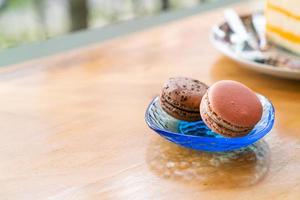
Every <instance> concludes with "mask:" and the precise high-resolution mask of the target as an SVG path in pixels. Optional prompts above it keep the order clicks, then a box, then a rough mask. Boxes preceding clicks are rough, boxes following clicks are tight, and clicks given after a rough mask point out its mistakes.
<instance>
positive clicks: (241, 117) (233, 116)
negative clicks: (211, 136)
mask: <svg viewBox="0 0 300 200" xmlns="http://www.w3.org/2000/svg"><path fill="white" fill-rule="evenodd" d="M262 112H263V108H262V105H261V102H260V100H259V99H258V97H257V95H256V94H255V93H254V92H253V91H252V90H251V89H249V88H248V87H246V86H245V85H243V84H242V83H239V82H236V81H230V80H224V81H219V82H216V83H215V84H213V85H212V86H211V87H210V88H209V89H208V91H207V93H206V94H205V95H204V97H203V99H202V101H201V105H200V113H201V117H202V119H203V121H204V123H205V124H206V125H207V126H208V127H209V128H211V129H212V130H213V131H214V132H216V133H219V134H221V135H223V136H226V137H241V136H244V135H247V134H248V133H249V132H250V131H251V130H252V129H253V128H254V126H255V125H256V124H257V123H258V122H259V120H260V119H261V117H262Z"/></svg>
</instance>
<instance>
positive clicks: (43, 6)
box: [0, 0, 222, 49]
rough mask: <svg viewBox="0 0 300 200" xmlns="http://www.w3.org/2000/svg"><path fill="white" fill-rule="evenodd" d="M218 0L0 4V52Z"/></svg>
mask: <svg viewBox="0 0 300 200" xmlns="http://www.w3.org/2000/svg"><path fill="white" fill-rule="evenodd" d="M212 1H222V0H0V49H4V48H9V47H13V46H17V45H20V44H24V43H29V42H34V41H41V40H46V39H48V38H50V37H53V36H57V35H62V34H67V33H70V32H74V31H78V30H82V29H89V28H95V27H102V26H106V25H109V24H113V23H117V22H120V21H125V20H130V19H133V18H137V17H145V16H149V15H156V14H159V13H161V12H165V11H168V10H174V9H183V8H187V7H192V6H196V5H199V4H204V3H210V2H212Z"/></svg>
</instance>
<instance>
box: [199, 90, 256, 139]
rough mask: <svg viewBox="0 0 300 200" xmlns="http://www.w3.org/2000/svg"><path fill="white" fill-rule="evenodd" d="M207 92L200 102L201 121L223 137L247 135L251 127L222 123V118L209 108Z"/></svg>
mask: <svg viewBox="0 0 300 200" xmlns="http://www.w3.org/2000/svg"><path fill="white" fill-rule="evenodd" d="M207 96H208V95H207V93H206V94H205V95H204V97H203V98H202V101H201V104H200V114H201V118H202V120H203V122H204V123H205V124H206V125H207V126H208V127H209V128H210V129H211V130H212V131H214V132H215V133H219V134H220V135H223V136H225V137H241V136H244V135H247V134H248V133H249V132H250V131H251V129H252V127H235V126H234V125H232V124H228V123H224V121H223V120H222V119H218V117H217V116H215V113H214V112H213V111H212V110H211V109H210V103H209V100H208V97H207Z"/></svg>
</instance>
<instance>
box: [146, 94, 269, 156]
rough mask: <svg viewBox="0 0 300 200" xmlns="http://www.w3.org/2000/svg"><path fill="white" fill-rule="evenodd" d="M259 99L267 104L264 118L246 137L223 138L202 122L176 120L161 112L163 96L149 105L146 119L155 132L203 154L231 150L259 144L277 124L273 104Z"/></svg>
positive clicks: (260, 97)
mask: <svg viewBox="0 0 300 200" xmlns="http://www.w3.org/2000/svg"><path fill="white" fill-rule="evenodd" d="M257 96H258V98H259V100H260V101H261V103H262V105H263V115H262V118H261V120H260V121H259V122H258V123H257V125H256V126H255V127H254V129H253V130H252V131H251V132H250V133H249V134H248V135H246V136H243V137H237V138H227V137H223V136H221V135H219V134H216V133H214V132H213V131H211V130H210V129H209V128H208V127H207V126H206V125H205V124H204V123H203V122H202V121H197V122H186V121H181V120H178V119H175V118H173V117H172V116H170V115H168V114H167V113H166V112H165V111H163V110H162V109H161V107H160V104H159V97H156V98H154V99H153V100H152V102H151V103H150V105H149V106H148V108H147V111H146V114H145V120H146V123H147V124H148V126H149V127H150V128H151V129H153V130H154V131H155V132H157V133H158V134H159V135H161V136H162V137H164V138H166V139H167V140H169V141H171V142H173V143H176V144H178V145H181V146H184V147H187V148H191V149H195V150H201V151H211V152H220V151H231V150H235V149H240V148H242V147H246V146H248V145H250V144H253V143H255V142H256V141H258V140H259V139H261V138H262V137H264V136H265V135H266V134H267V133H268V132H270V131H271V129H272V127H273V125H274V117H275V111H274V107H273V105H272V103H271V102H270V101H269V100H268V99H267V98H266V97H264V96H262V95H259V94H257Z"/></svg>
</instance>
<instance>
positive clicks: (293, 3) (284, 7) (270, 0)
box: [265, 0, 300, 55]
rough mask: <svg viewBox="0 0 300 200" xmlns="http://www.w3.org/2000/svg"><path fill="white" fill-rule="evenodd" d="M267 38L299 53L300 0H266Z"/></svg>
mask: <svg viewBox="0 0 300 200" xmlns="http://www.w3.org/2000/svg"><path fill="white" fill-rule="evenodd" d="M265 16H266V34H267V38H268V40H270V41H271V42H273V43H275V44H277V45H279V46H282V47H284V48H286V49H287V50H289V51H292V52H294V53H296V54H298V55H300V0H266V8H265Z"/></svg>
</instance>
